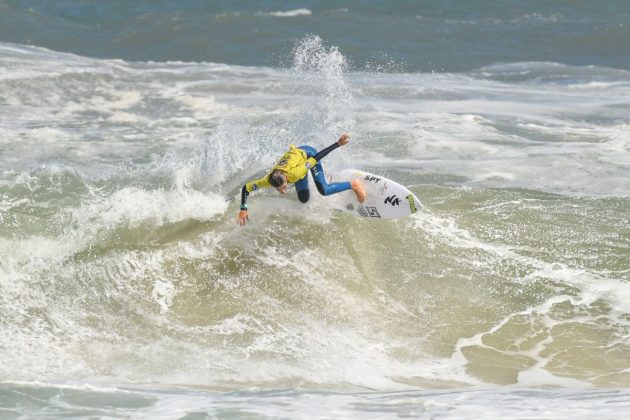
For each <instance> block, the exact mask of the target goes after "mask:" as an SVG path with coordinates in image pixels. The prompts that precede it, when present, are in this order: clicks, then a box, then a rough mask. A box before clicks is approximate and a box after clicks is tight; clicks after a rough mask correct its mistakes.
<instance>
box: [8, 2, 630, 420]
mask: <svg viewBox="0 0 630 420" xmlns="http://www.w3.org/2000/svg"><path fill="white" fill-rule="evenodd" d="M295 13H297V11H296V12H295ZM287 60H289V61H290V62H291V65H290V66H288V67H287V68H284V69H281V68H270V67H256V66H237V65H228V64H215V63H205V62H200V63H193V62H162V63H158V62H139V61H124V60H120V59H97V58H88V57H84V56H80V55H73V54H70V53H63V52H55V51H51V50H48V49H44V48H39V47H32V46H25V45H19V44H11V43H6V42H2V43H0V68H2V69H3V70H2V73H0V109H1V110H2V114H3V116H4V118H2V120H1V121H0V352H1V356H0V357H1V363H0V378H1V379H2V381H4V382H2V387H1V389H0V392H2V393H3V395H14V394H13V393H15V392H17V391H19V392H20V393H23V394H29V393H33V394H36V395H39V394H42V395H43V396H41V395H40V397H41V399H42V400H44V401H45V400H46V399H49V403H48V404H50V406H54V407H56V405H55V404H56V403H55V402H53V401H56V398H61V397H60V396H63V398H67V395H75V396H74V397H73V398H75V400H74V404H75V407H79V408H81V409H85V407H88V406H89V404H90V403H89V402H86V401H87V400H89V398H88V397H89V395H92V396H93V397H94V398H96V399H98V398H103V399H104V400H107V401H110V402H111V401H112V399H113V400H114V401H121V402H119V403H118V404H119V406H120V407H123V408H124V407H130V406H126V405H125V404H126V403H124V402H122V401H127V400H126V399H129V400H130V401H135V404H137V405H136V407H147V406H151V407H153V405H154V404H157V403H155V401H156V400H157V401H161V402H162V403H163V404H165V406H166V407H167V412H168V410H173V411H172V414H173V415H174V416H175V415H183V414H182V413H184V414H185V411H182V410H183V409H182V408H181V407H184V406H188V407H197V408H198V409H199V410H202V411H203V409H204V407H205V408H207V407H208V406H209V405H211V404H219V405H220V404H225V407H226V410H228V409H233V410H234V411H233V413H235V415H238V413H239V412H241V411H239V408H238V407H236V408H235V407H232V408H230V407H231V406H230V404H233V403H234V401H240V404H243V405H244V406H245V407H246V409H249V410H254V411H256V410H258V409H259V410H261V411H259V412H260V413H263V415H274V414H273V413H276V414H277V413H280V414H278V415H281V414H282V413H285V415H291V414H286V412H283V411H282V409H281V408H278V407H280V406H282V404H283V402H282V401H284V400H283V398H287V399H288V400H290V401H291V404H303V406H302V407H303V409H304V410H306V411H305V412H307V413H308V412H311V414H313V413H317V407H316V406H314V405H309V403H308V401H306V402H302V399H303V398H306V399H307V400H308V395H309V394H306V396H305V395H304V394H300V391H313V392H315V394H314V395H315V396H314V397H312V398H321V401H322V404H323V406H326V407H332V409H338V408H339V406H340V405H343V401H344V400H343V399H344V398H351V399H352V398H356V402H357V404H358V406H357V408H355V409H354V410H355V412H357V413H358V412H360V411H362V410H366V411H370V409H369V408H365V407H368V405H369V404H374V405H373V406H372V407H373V410H374V411H377V412H378V410H379V409H383V410H387V408H386V407H387V405H388V401H390V402H391V404H392V405H393V407H398V408H391V406H390V409H391V410H392V413H397V414H401V413H403V414H404V413H406V412H407V411H405V410H407V409H408V408H405V407H407V406H406V405H405V404H406V403H405V401H407V400H408V399H414V398H415V399H417V400H418V404H420V400H423V401H424V400H425V399H426V398H424V396H426V397H427V398H429V399H433V400H434V401H436V403H435V404H437V405H436V406H434V408H433V409H434V410H435V407H439V406H440V405H439V404H449V402H448V401H449V400H448V397H447V396H445V395H441V394H440V393H439V392H438V391H436V390H437V389H441V388H453V389H459V388H467V387H474V388H475V389H478V388H487V387H490V388H498V387H502V386H515V387H529V386H534V387H537V386H559V387H568V388H580V389H582V388H587V389H588V388H591V387H600V386H601V387H621V388H622V387H628V386H630V362H629V361H630V315H629V314H630V283H629V282H630V269H629V267H630V253H628V249H630V221H629V218H628V215H629V214H630V183H629V182H628V180H627V175H628V170H629V169H630V137H629V136H628V124H629V120H628V113H629V111H630V72H628V71H626V70H617V69H611V68H607V67H595V66H590V67H584V66H569V65H562V64H557V63H553V62H515V63H511V64H496V65H488V66H484V67H481V68H477V69H475V70H472V71H466V72H460V73H448V72H446V73H389V72H377V71H373V70H369V71H368V70H366V71H361V70H357V69H351V68H350V67H349V65H348V62H347V60H346V58H345V57H344V55H343V54H342V52H340V51H339V50H338V49H337V48H336V47H334V46H329V45H327V44H326V43H325V42H323V41H322V40H321V39H320V38H319V37H317V36H308V37H305V38H303V39H302V40H301V41H299V42H298V43H296V45H295V47H294V50H293V52H292V54H291V57H290V58H288V59H287ZM342 132H349V133H350V134H351V143H350V144H349V145H348V146H347V147H344V148H343V149H339V150H338V151H336V152H335V153H333V154H331V155H330V156H329V157H327V158H326V162H325V163H326V165H325V168H335V169H343V168H348V167H359V168H362V169H364V170H368V171H370V172H373V173H379V174H382V175H384V176H387V177H390V178H392V179H395V180H397V181H398V182H400V183H401V184H404V185H406V186H408V187H409V189H410V190H411V191H412V192H413V193H414V194H416V195H417V196H418V197H419V198H420V199H421V200H422V202H423V204H424V206H425V208H424V209H423V210H422V211H420V212H418V213H416V214H414V215H412V216H409V217H406V218H403V219H398V220H395V221H374V220H363V219H360V218H355V217H352V216H349V215H347V214H344V213H339V212H335V211H334V210H332V209H331V208H330V207H329V206H327V205H326V198H325V197H320V196H318V195H317V194H312V199H311V201H310V202H309V203H307V204H302V203H300V202H299V201H298V200H297V198H296V197H295V194H294V193H293V192H290V193H289V194H288V195H287V196H281V195H278V194H277V193H274V192H273V191H269V192H263V193H257V194H255V195H253V196H252V197H250V203H249V206H250V223H249V224H248V225H247V226H246V227H244V228H241V227H238V226H237V225H236V223H235V218H236V214H237V213H238V200H231V199H232V198H234V197H235V196H236V195H237V194H238V190H239V189H240V187H241V186H242V185H243V183H244V182H245V181H247V180H249V179H252V178H253V177H254V176H256V175H258V174H259V173H260V172H261V171H263V170H265V169H267V168H269V167H270V166H271V165H273V163H274V161H275V159H276V158H277V157H278V156H279V154H281V152H282V151H284V150H285V149H286V147H287V146H288V145H289V144H296V145H299V144H310V145H313V146H314V147H316V148H322V147H324V146H327V145H328V144H330V143H332V142H333V141H335V140H336V139H337V138H338V136H339V135H340V133H342ZM76 384H87V385H76ZM126 387H127V388H126ZM134 387H146V388H142V390H138V388H134ZM173 387H180V388H181V389H185V390H184V391H172V392H171V391H166V390H169V389H173ZM192 387H195V389H202V390H207V391H208V392H218V391H232V392H236V394H217V395H218V396H217V397H216V398H218V401H215V402H213V403H210V402H208V398H211V397H208V396H207V395H214V394H207V395H206V394H203V393H202V392H201V391H191V390H190V389H192ZM180 388H178V389H180ZM129 389H134V390H133V391H131V390H129ZM156 389H163V390H165V391H161V392H155V390H156ZM284 389H287V390H297V391H288V394H280V395H279V394H276V393H275V392H278V391H277V390H284ZM418 389H424V390H429V391H426V392H427V394H413V392H417V390H418ZM16 390H17V391H16ZM64 390H66V391H67V392H68V393H69V394H66V391H64ZM243 390H250V391H251V392H253V394H247V393H245V394H239V393H238V392H240V391H243ZM431 390H433V391H431ZM508 390H509V388H506V390H505V391H496V392H495V393H488V394H483V393H482V392H481V391H478V392H480V393H481V394H482V395H481V396H479V395H478V394H475V397H476V398H485V399H486V400H487V405H489V406H492V407H494V408H493V410H495V411H494V412H495V413H496V414H497V415H500V414H501V411H500V409H499V408H496V407H502V406H503V405H501V404H502V403H500V402H501V401H504V399H506V400H508V401H509V400H510V398H517V397H518V396H519V395H520V394H518V393H514V394H510V393H509V391H508ZM237 391H238V392H237ZM364 391H376V392H378V393H382V394H377V395H381V397H379V398H381V400H379V402H374V401H372V402H370V401H365V399H368V400H369V398H371V397H369V396H366V395H365V394H355V393H357V392H359V393H361V392H364ZM265 392H270V394H265ZM317 392H323V393H327V392H329V393H332V394H317ZM396 392H403V393H402V394H399V393H396ZM404 392H407V393H409V392H411V394H404ZM431 392H433V394H432V393H431ZM471 392H472V391H471ZM529 392H531V393H532V396H533V398H534V399H535V398H540V399H541V401H542V400H547V401H551V400H553V401H555V400H556V399H560V401H564V400H565V399H566V398H571V397H565V396H564V394H562V392H558V393H553V392H552V391H549V393H544V391H541V393H538V394H537V393H536V392H535V391H529ZM598 392H600V394H597V393H594V394H593V398H600V399H606V398H608V399H609V401H612V402H611V404H613V405H614V404H617V405H614V407H619V409H618V410H619V411H617V413H618V412H622V411H623V410H624V409H627V407H628V403H627V399H624V398H623V397H621V396H620V397H617V396H611V395H612V394H606V392H605V391H598ZM610 392H614V391H610ZM86 394H87V395H88V396H86ZM226 395H232V397H233V398H234V400H231V399H230V397H228V396H226ZM317 395H320V396H319V397H317ZM405 395H407V396H406V397H405ZM468 395H471V394H466V392H462V393H461V398H462V399H463V400H465V401H468V400H467V398H468V397H467V396H468ZM510 395H511V396H510ZM265 396H268V398H265ZM333 396H336V397H337V398H338V400H337V399H334V398H333ZM63 398H62V399H63ZM83 398H85V400H83ZM212 398H214V397H212ZM222 398H225V400H222ZM260 398H263V400H262V401H261V400H260ZM374 398H377V397H374ZM471 399H472V397H471ZM576 399H579V398H576ZM11 401H13V400H11ZM440 401H441V402H440ZM493 401H494V403H493ZM496 402H499V403H496ZM495 403H496V404H499V405H493V404H495ZM15 404H17V403H15ZM24 404H27V403H24ZM32 404H33V405H30V406H29V405H26V406H27V407H30V409H31V410H32V411H31V412H32V413H38V412H39V411H38V410H40V409H41V410H44V411H42V412H45V409H46V404H44V408H41V407H39V406H37V405H36V403H34V402H33V403H32ZM68 404H70V403H68ZM129 404H131V403H129ZM274 404H278V407H276V408H273V407H267V406H266V405H274ZM311 404H312V403H311ZM379 404H380V405H379ZM462 404H463V405H460V406H459V409H460V410H462V411H461V412H460V414H461V415H463V416H466V415H471V413H478V407H477V408H475V407H476V406H474V405H473V406H472V407H473V408H469V409H468V410H469V411H466V408H462V407H468V406H466V404H464V403H462ZM470 404H474V403H473V402H472V400H471V402H470ZM506 404H507V403H506ZM624 404H625V405H624ZM10 405H11V404H9V406H10ZM104 405H105V403H103V406H101V407H100V408H98V409H96V408H93V410H96V411H89V410H88V411H77V412H75V414H76V413H84V415H89V414H90V413H97V414H99V413H100V415H114V414H115V413H118V415H123V416H124V415H129V413H130V412H133V411H129V412H126V411H124V410H123V409H122V408H121V410H123V411H119V412H113V413H114V414H112V412H110V411H107V410H109V409H108V408H106V407H104ZM131 406H133V404H132V405H131ZM557 406H558V407H559V409H561V408H562V407H565V404H564V403H562V402H560V403H557ZM253 407H257V408H256V409H254V408H253ZM265 407H267V408H265ZM360 407H364V408H360ZM379 407H380V408H379ZM384 407H385V408H384ZM622 407H626V408H622ZM49 408H50V407H49ZM79 408H77V410H79ZM565 408H566V407H565ZM57 409H59V410H62V408H59V407H57ZM240 409H242V407H241V408H240ZM577 409H584V410H586V411H584V413H585V414H584V415H589V413H590V414H593V412H590V411H588V410H589V409H588V407H586V406H582V405H579V404H578V405H577V406H576V410H577ZM69 410H70V409H69ZM86 410H87V409H86ZM98 410H102V411H98ZM130 410H131V409H130ZM156 410H158V409H156ZM265 410H267V411H265ZM274 410H276V411H274ZM277 410H280V411H277ZM309 410H310V411H309ZM426 410H429V411H430V410H431V407H430V406H427V407H426ZM497 410H498V411H497ZM506 410H507V408H506ZM524 410H525V411H523V413H527V409H524ZM69 412H72V411H68V412H65V413H66V414H68V413H69ZM156 412H159V410H158V411H156ZM156 412H154V411H151V410H149V411H143V413H144V415H146V416H151V415H154V414H155V413H156ZM226 412H229V411H226ZM58 413H62V414H61V415H63V413H64V412H63V411H59V412H58ZM85 413H87V414H85ZM121 413H122V414H121ZM125 413H126V414H125ZM265 413H267V414H265ZM269 413H272V414H269ZM580 413H581V412H580ZM613 413H614V410H613ZM293 415H295V413H294V414H293ZM357 415H358V414H357Z"/></svg>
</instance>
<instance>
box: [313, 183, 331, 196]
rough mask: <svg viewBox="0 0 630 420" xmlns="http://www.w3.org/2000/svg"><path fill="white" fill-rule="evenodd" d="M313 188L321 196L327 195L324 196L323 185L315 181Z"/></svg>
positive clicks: (324, 189)
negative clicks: (314, 187)
mask: <svg viewBox="0 0 630 420" xmlns="http://www.w3.org/2000/svg"><path fill="white" fill-rule="evenodd" d="M315 186H316V187H317V191H319V193H320V194H321V195H328V194H326V188H324V185H323V184H322V183H321V182H317V181H315Z"/></svg>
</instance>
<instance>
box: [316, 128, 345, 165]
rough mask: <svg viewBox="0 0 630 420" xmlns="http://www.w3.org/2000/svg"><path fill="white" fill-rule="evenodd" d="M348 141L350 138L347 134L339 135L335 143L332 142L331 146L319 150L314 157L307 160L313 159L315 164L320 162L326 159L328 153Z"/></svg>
mask: <svg viewBox="0 0 630 420" xmlns="http://www.w3.org/2000/svg"><path fill="white" fill-rule="evenodd" d="M349 141H350V136H349V135H348V134H346V133H344V134H342V135H341V137H339V140H337V141H336V142H334V143H333V144H331V145H330V146H328V147H327V148H325V149H322V150H320V151H319V152H317V153H316V154H315V156H313V157H312V158H309V159H315V163H317V162H319V161H320V160H322V159H323V158H324V157H326V155H328V153H330V152H332V151H333V150H335V149H336V148H337V147H339V146H343V145H344V144H347V143H348V142H349Z"/></svg>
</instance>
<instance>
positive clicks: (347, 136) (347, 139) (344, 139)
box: [337, 133, 350, 146]
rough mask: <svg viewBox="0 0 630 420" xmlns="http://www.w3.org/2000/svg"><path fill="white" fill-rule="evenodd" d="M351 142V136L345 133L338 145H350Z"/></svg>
mask: <svg viewBox="0 0 630 420" xmlns="http://www.w3.org/2000/svg"><path fill="white" fill-rule="evenodd" d="M349 141H350V134H348V133H343V134H342V135H341V137H339V140H337V144H338V145H339V146H343V145H344V144H348V142H349Z"/></svg>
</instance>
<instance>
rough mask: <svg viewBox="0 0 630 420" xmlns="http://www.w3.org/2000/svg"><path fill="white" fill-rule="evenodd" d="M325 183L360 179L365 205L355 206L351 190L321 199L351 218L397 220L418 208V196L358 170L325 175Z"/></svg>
mask: <svg viewBox="0 0 630 420" xmlns="http://www.w3.org/2000/svg"><path fill="white" fill-rule="evenodd" d="M326 175H327V176H326V178H327V179H328V182H340V181H351V180H353V179H360V180H361V182H362V183H363V186H364V187H365V192H366V195H367V197H366V199H365V202H363V203H359V201H358V200H357V196H356V195H355V194H354V191H352V190H350V191H343V192H341V193H338V194H334V195H329V196H327V197H326V198H325V201H326V202H327V204H330V205H331V206H333V207H334V208H335V209H339V210H342V211H345V212H347V213H351V214H354V215H355V216H360V217H366V218H376V219H397V218H399V217H404V216H408V215H410V214H412V213H415V212H416V211H418V210H419V209H421V208H422V204H421V203H420V200H419V199H418V197H416V196H415V195H414V193H412V192H411V191H409V190H408V189H407V188H406V187H404V186H402V185H400V184H399V183H397V182H395V181H392V180H391V179H388V178H385V177H384V176H381V175H374V174H372V173H369V172H365V171H360V170H358V169H345V170H343V171H341V172H332V173H330V174H326Z"/></svg>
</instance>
